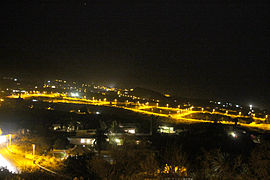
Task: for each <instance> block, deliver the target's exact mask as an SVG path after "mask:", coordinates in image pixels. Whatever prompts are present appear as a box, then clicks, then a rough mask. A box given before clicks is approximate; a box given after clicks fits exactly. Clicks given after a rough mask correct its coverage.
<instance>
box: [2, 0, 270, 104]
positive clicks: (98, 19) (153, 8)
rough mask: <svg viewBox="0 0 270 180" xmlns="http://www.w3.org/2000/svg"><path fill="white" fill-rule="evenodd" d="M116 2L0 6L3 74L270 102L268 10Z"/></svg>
mask: <svg viewBox="0 0 270 180" xmlns="http://www.w3.org/2000/svg"><path fill="white" fill-rule="evenodd" d="M108 2H109V1H102V0H99V1H80V0H36V1H23V0H21V1H12V0H7V1H6V2H1V5H0V6H1V12H0V13H1V21H0V22H1V28H0V35H1V39H0V46H1V49H0V58H1V62H2V63H1V66H0V74H1V75H7V74H11V75H12V74H16V75H18V76H24V77H34V78H64V79H82V80H89V81H91V80H94V81H100V82H104V83H107V84H115V85H116V86H122V85H125V86H142V87H147V88H152V89H154V90H160V91H163V92H164V91H166V92H173V93H174V94H177V95H180V96H186V97H201V98H220V99H228V100H234V101H241V102H243V103H246V104H248V103H253V104H254V105H259V106H262V105H267V104H269V101H270V98H269V96H270V80H269V78H270V73H269V71H270V66H269V64H270V63H269V55H270V53H269V42H270V41H269V40H270V32H269V31H270V27H269V22H270V20H269V17H270V16H269V9H270V8H269V5H270V4H269V3H262V2H260V3H259V2H258V3H255V1H254V3H247V1H242V2H240V1H238V2H237V3H235V1H233V0H231V1H222V2H223V3H221V2H219V3H218V1H207V0H206V1H197V2H196V1H186V2H187V3H183V1H181V2H182V3H177V2H178V1H173V0H168V1H156V3H150V2H149V1H148V2H147V1H144V2H143V3H139V2H138V1H134V2H136V3H131V2H129V1H127V2H126V3H118V2H117V1H111V2H110V3H108ZM153 2H154V1H153ZM195 2H196V3H195ZM268 21H269V22H268Z"/></svg>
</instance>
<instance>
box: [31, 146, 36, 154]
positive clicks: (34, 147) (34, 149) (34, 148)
mask: <svg viewBox="0 0 270 180" xmlns="http://www.w3.org/2000/svg"><path fill="white" fill-rule="evenodd" d="M32 147H33V156H35V151H36V145H35V144H32Z"/></svg>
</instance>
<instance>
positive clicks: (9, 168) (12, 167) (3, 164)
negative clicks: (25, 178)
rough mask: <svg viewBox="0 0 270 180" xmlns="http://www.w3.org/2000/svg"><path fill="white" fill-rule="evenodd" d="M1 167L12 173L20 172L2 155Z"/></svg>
mask: <svg viewBox="0 0 270 180" xmlns="http://www.w3.org/2000/svg"><path fill="white" fill-rule="evenodd" d="M0 167H4V168H7V169H8V170H9V171H10V172H13V173H17V172H18V170H17V169H16V168H15V167H14V166H12V164H11V163H10V162H8V161H7V160H6V159H5V158H4V157H3V156H2V155H1V154H0Z"/></svg>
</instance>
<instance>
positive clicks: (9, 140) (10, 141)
mask: <svg viewBox="0 0 270 180" xmlns="http://www.w3.org/2000/svg"><path fill="white" fill-rule="evenodd" d="M8 136H9V146H11V134H9V135H8Z"/></svg>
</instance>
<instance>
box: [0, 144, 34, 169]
mask: <svg viewBox="0 0 270 180" xmlns="http://www.w3.org/2000/svg"><path fill="white" fill-rule="evenodd" d="M0 166H2V167H7V169H8V170H9V171H11V172H15V173H18V172H20V171H23V170H26V169H27V170H29V169H33V168H34V167H35V165H34V164H33V161H32V160H30V159H26V158H24V157H23V156H21V155H17V154H14V153H11V152H10V151H9V150H8V149H7V148H5V147H2V148H1V149H0Z"/></svg>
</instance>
